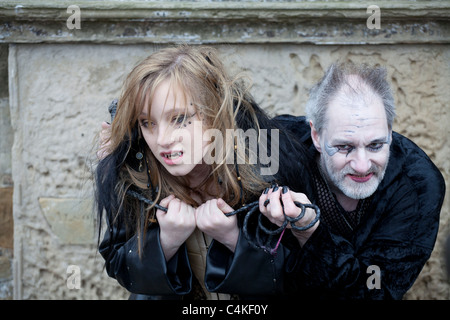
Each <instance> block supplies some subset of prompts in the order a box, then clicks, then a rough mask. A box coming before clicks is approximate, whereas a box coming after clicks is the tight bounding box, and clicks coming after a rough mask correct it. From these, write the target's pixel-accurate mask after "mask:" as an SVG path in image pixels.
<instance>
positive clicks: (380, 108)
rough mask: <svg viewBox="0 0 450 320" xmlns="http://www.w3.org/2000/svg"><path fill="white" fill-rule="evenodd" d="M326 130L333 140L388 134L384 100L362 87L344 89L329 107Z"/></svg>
mask: <svg viewBox="0 0 450 320" xmlns="http://www.w3.org/2000/svg"><path fill="white" fill-rule="evenodd" d="M366 87H367V86H366ZM325 129H326V131H327V133H328V135H329V136H328V138H329V139H330V138H332V137H333V138H336V137H337V138H339V139H344V138H357V137H369V136H372V135H374V136H382V135H388V133H389V129H388V124H387V117H386V111H385V108H384V105H383V101H382V100H381V98H380V96H379V95H378V94H376V93H374V92H373V91H372V90H370V89H369V88H365V87H364V86H361V85H360V84H355V86H344V87H343V88H342V89H341V90H339V92H338V93H337V94H336V95H335V97H334V98H333V99H331V101H330V103H329V105H328V109H327V112H326V123H325Z"/></svg>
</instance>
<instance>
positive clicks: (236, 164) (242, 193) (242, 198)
mask: <svg viewBox="0 0 450 320" xmlns="http://www.w3.org/2000/svg"><path fill="white" fill-rule="evenodd" d="M234 165H235V167H236V177H237V181H238V183H239V187H240V189H241V190H240V197H241V204H242V206H245V203H244V188H243V187H242V181H241V176H240V174H239V166H238V163H237V142H236V140H235V141H234Z"/></svg>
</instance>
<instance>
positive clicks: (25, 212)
mask: <svg viewBox="0 0 450 320" xmlns="http://www.w3.org/2000/svg"><path fill="white" fill-rule="evenodd" d="M71 4H74V3H72V2H70V1H34V0H33V1H30V0H24V1H21V2H20V3H18V2H17V1H2V2H1V3H0V43H5V44H10V46H9V48H8V50H6V49H5V46H4V45H2V46H0V57H5V56H6V52H9V58H8V66H7V67H6V65H5V64H4V63H3V64H2V63H0V79H6V77H5V76H4V74H5V70H7V71H8V73H9V78H8V85H6V84H5V83H2V84H1V85H0V98H2V99H1V100H0V106H1V108H2V109H1V112H2V113H1V117H2V126H1V129H0V136H1V141H0V153H1V158H0V168H1V170H0V173H1V174H2V175H3V178H2V179H3V185H2V186H8V187H10V186H12V182H13V181H14V194H13V213H14V225H13V228H14V243H13V247H14V264H13V270H14V297H15V298H16V299H123V298H127V296H128V293H127V292H126V291H125V290H124V289H122V288H121V287H120V286H119V285H118V283H117V282H116V281H115V280H113V279H111V278H109V277H108V276H107V275H106V274H105V272H104V269H103V268H102V266H103V259H102V257H101V256H100V255H99V254H98V252H97V248H96V238H94V239H92V238H93V237H92V233H89V232H88V230H89V228H91V225H89V222H88V221H91V220H90V219H91V218H92V219H94V214H93V212H92V215H91V217H89V216H88V215H87V214H86V213H87V210H84V209H83V210H77V209H76V208H75V207H72V206H71V205H68V204H67V203H69V202H77V201H79V203H88V202H89V201H91V200H92V198H93V195H92V187H91V183H92V181H91V176H90V170H91V167H92V165H93V164H94V162H95V155H94V154H95V142H96V140H97V138H96V134H97V133H98V131H99V129H100V122H101V121H104V120H108V119H109V114H108V111H107V107H108V105H109V103H110V101H111V100H112V99H113V98H115V97H117V96H118V95H119V92H120V87H121V84H122V82H123V80H124V78H125V76H126V75H127V73H128V72H129V71H130V70H131V68H132V67H133V66H134V65H135V64H136V63H137V62H138V61H139V60H140V59H142V58H144V57H146V56H147V55H148V54H149V53H151V52H152V51H154V50H157V49H159V48H160V47H163V46H166V45H167V44H169V43H178V42H188V43H191V44H201V43H202V44H205V43H207V44H211V45H214V46H216V47H217V48H218V49H219V50H220V52H221V53H222V55H223V57H224V60H225V64H226V65H227V66H228V67H229V68H230V70H232V71H234V72H235V73H238V72H243V73H244V74H246V75H248V76H249V78H251V81H252V82H253V87H252V90H251V92H252V93H253V95H254V96H255V98H256V100H257V101H258V102H259V103H260V104H261V106H262V107H263V108H265V109H266V110H267V111H268V112H269V113H271V114H273V115H275V114H281V113H293V114H296V115H301V114H303V113H304V105H305V102H306V99H307V96H308V89H309V88H310V87H311V85H312V84H313V83H315V82H316V81H317V80H318V79H319V78H320V77H321V76H322V74H323V71H324V70H325V69H326V68H327V67H328V65H329V64H330V63H332V62H334V61H336V60H341V61H355V62H357V61H361V62H367V63H370V64H380V65H384V66H386V67H387V69H388V74H389V80H390V81H391V83H392V86H393V88H394V93H395V97H396V103H397V106H398V108H397V113H398V117H397V120H396V121H395V124H394V130H396V131H399V132H401V133H403V134H405V135H406V136H408V137H410V138H411V139H413V140H414V141H415V142H416V143H417V144H418V145H419V146H421V147H422V148H423V149H424V150H425V151H426V152H427V153H428V154H429V155H430V157H431V158H432V160H433V161H434V162H435V163H436V165H437V166H438V167H439V169H440V170H441V171H442V173H443V174H444V177H445V179H446V182H447V186H448V182H449V181H450V162H449V159H450V150H449V148H450V144H449V143H448V138H449V136H450V134H449V133H450V132H449V131H450V127H449V125H448V123H449V120H450V117H449V110H448V106H447V104H448V101H450V90H448V88H449V87H450V66H449V63H448V62H449V61H450V47H449V43H450V35H449V33H450V28H449V19H448V13H449V11H450V5H449V4H448V2H446V1H395V2H394V1H379V2H377V4H378V5H379V6H380V7H381V14H382V15H381V29H379V30H377V29H375V30H369V29H368V28H367V27H366V25H365V23H366V19H367V17H368V16H369V15H368V14H367V13H366V3H363V2H355V1H323V2H322V1H320V2H317V1H299V2H283V1H264V2H259V1H242V2H241V1H240V2H229V1H212V2H209V1H198V2H191V3H183V2H178V1H168V2H162V1H146V2H128V1H102V2H99V1H78V2H77V4H78V5H79V6H80V8H81V19H82V21H81V29H73V30H69V29H68V28H67V25H66V20H67V18H68V17H69V15H70V13H67V10H66V9H67V7H68V6H69V5H71ZM124 44H126V45H124ZM314 44H319V45H314ZM367 44H383V45H367ZM391 44H393V45H391ZM0 60H1V59H0ZM7 89H8V90H7ZM6 90H7V91H9V99H4V95H5V93H6ZM8 108H9V110H7V109H8ZM5 110H6V111H9V112H6V111H5ZM8 119H10V120H11V121H10V122H9V121H8ZM3 120H5V121H6V122H3ZM4 123H5V125H3V124H4ZM12 133H13V134H14V140H13V139H12V137H13V136H12ZM12 143H13V145H12V150H11V144H12ZM10 151H11V153H10ZM11 167H12V169H11ZM11 177H12V179H11ZM12 180H13V181H12ZM5 181H6V182H5ZM449 201H450V200H449V196H448V195H447V197H446V199H445V203H444V207H443V210H442V214H441V226H440V231H439V234H438V240H437V243H436V247H435V250H434V252H433V254H432V256H431V258H430V260H429V261H428V263H427V264H426V266H425V268H424V270H423V272H422V273H421V275H420V277H419V279H418V280H417V282H416V283H415V285H414V286H413V287H412V288H411V290H410V291H409V292H408V294H407V295H406V297H405V298H406V299H450V285H449V282H448V281H447V280H448V278H447V276H446V275H445V271H444V270H445V268H444V241H445V239H446V237H447V235H448V234H450V223H449V218H450V203H449ZM84 214H86V215H84ZM78 218H80V219H81V221H80V224H79V225H75V223H76V221H77V219H78ZM75 230H78V231H75ZM79 230H81V232H80V231H79ZM0 234H1V233H0ZM95 237H96V236H95ZM0 246H1V244H0ZM9 259H12V256H11V257H9ZM2 265H3V264H2ZM5 265H6V264H5ZM69 266H76V267H78V269H79V271H80V279H81V287H80V289H76V288H71V286H70V285H68V281H69V279H70V277H71V276H72V274H71V273H70V272H68V267H69ZM2 270H3V269H2ZM5 270H7V268H6V269H5ZM10 287H11V286H10V284H8V285H7V286H6V287H5V288H7V290H6V291H8V290H9V288H10ZM2 288H3V287H2ZM2 288H0V290H3V289H2ZM0 296H1V293H0Z"/></svg>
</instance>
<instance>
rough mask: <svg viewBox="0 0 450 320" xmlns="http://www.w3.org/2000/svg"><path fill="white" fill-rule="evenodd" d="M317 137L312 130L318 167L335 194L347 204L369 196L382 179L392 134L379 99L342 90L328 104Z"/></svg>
mask: <svg viewBox="0 0 450 320" xmlns="http://www.w3.org/2000/svg"><path fill="white" fill-rule="evenodd" d="M326 118H327V123H326V125H325V128H324V129H323V130H322V132H321V134H320V135H319V134H318V133H317V132H316V131H315V129H314V128H313V126H312V137H313V141H314V144H315V146H316V148H317V150H318V151H319V152H320V153H321V154H320V166H321V168H322V171H323V172H324V173H325V174H326V176H327V180H328V183H329V185H330V187H331V188H332V189H333V191H334V192H335V193H340V194H341V195H342V196H344V197H347V198H348V200H350V199H353V200H357V199H364V198H367V197H369V196H370V195H372V194H373V193H374V192H375V191H376V189H377V188H378V185H379V183H380V182H381V180H382V179H383V177H384V173H385V171H386V167H387V164H388V160H389V145H390V142H391V136H392V133H391V131H390V130H389V128H388V125H387V119H386V112H385V110H384V106H383V103H382V100H381V99H380V98H379V96H377V95H375V94H373V93H369V92H367V93H366V94H365V95H364V98H362V99H359V98H358V99H356V98H351V97H350V95H349V94H348V92H346V91H345V90H342V91H341V92H339V93H338V94H337V96H336V97H335V98H334V99H332V100H331V101H330V104H329V107H328V110H327V114H326Z"/></svg>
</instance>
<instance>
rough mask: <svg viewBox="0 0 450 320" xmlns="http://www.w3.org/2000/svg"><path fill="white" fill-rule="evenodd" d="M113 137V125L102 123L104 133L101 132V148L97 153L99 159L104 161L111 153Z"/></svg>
mask: <svg viewBox="0 0 450 320" xmlns="http://www.w3.org/2000/svg"><path fill="white" fill-rule="evenodd" d="M110 136H111V125H110V124H108V123H107V122H102V131H100V146H99V148H98V151H97V159H98V160H102V159H104V158H105V157H106V156H107V155H108V154H109V152H110V150H109V145H110V144H111V141H110V139H109V138H110Z"/></svg>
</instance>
